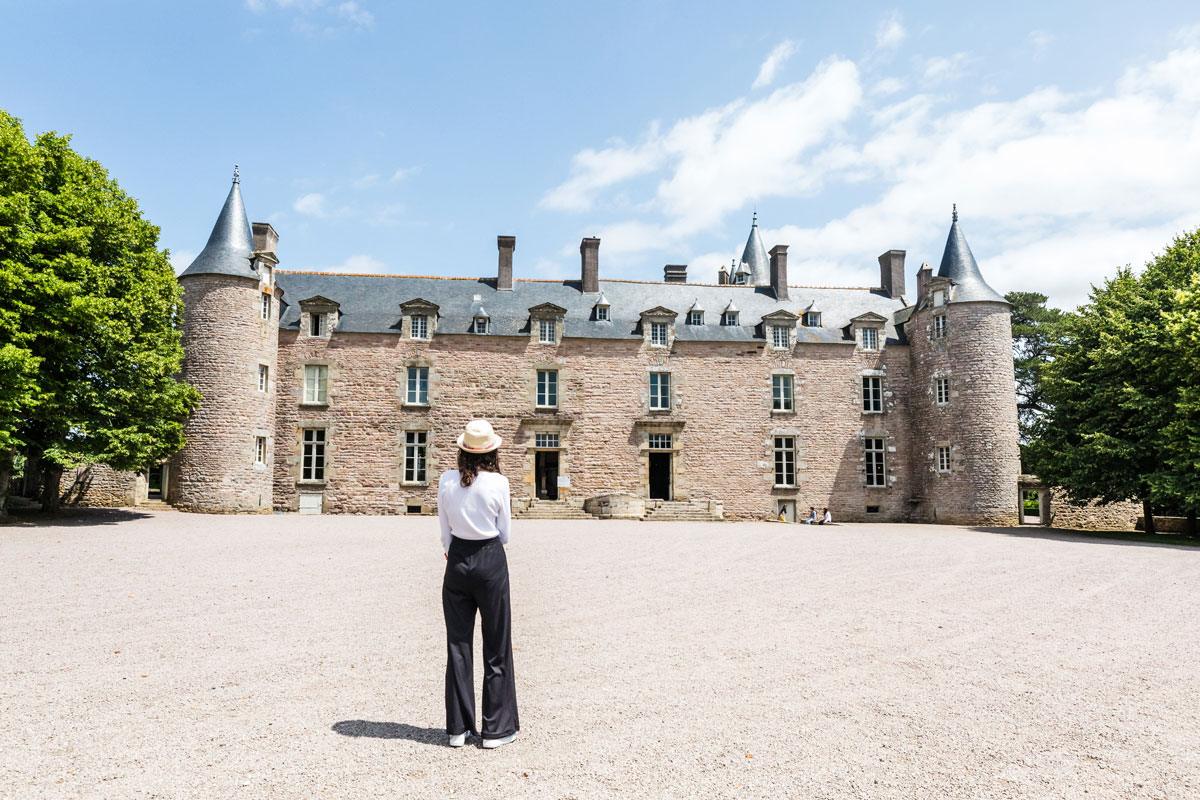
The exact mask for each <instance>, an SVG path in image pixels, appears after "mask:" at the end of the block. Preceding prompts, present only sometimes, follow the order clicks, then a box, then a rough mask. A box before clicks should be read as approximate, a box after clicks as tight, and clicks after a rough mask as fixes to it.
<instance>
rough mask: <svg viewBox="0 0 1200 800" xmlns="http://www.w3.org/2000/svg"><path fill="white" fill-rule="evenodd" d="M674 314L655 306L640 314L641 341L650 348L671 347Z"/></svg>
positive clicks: (669, 310) (667, 309) (662, 307)
mask: <svg viewBox="0 0 1200 800" xmlns="http://www.w3.org/2000/svg"><path fill="white" fill-rule="evenodd" d="M675 316H676V315H675V312H674V311H672V310H671V309H669V308H666V307H664V306H655V307H654V308H650V309H647V310H646V311H643V312H642V313H641V318H642V341H644V342H645V343H646V344H648V345H650V346H651V347H671V346H672V344H673V341H672V340H673V339H674V335H673V333H674V332H673V330H672V329H673V327H674V324H675Z"/></svg>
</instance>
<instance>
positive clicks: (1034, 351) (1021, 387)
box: [1004, 292, 1065, 462]
mask: <svg viewBox="0 0 1200 800" xmlns="http://www.w3.org/2000/svg"><path fill="white" fill-rule="evenodd" d="M1004 299H1005V300H1007V301H1008V302H1009V304H1010V305H1011V306H1012V336H1013V369H1014V371H1015V372H1016V378H1017V417H1018V424H1019V425H1020V433H1021V450H1022V453H1021V455H1022V458H1021V460H1022V462H1024V461H1025V460H1026V459H1025V452H1024V450H1025V447H1026V445H1027V444H1028V443H1029V441H1030V439H1031V438H1032V437H1033V435H1034V431H1035V430H1036V428H1037V424H1038V421H1039V420H1041V419H1042V418H1043V417H1045V415H1046V413H1047V412H1048V411H1049V410H1050V407H1049V403H1048V402H1047V400H1046V396H1045V392H1044V391H1043V390H1042V371H1043V370H1044V369H1045V366H1046V364H1047V363H1048V362H1049V360H1050V358H1051V351H1052V349H1053V348H1054V346H1055V345H1057V344H1058V343H1059V342H1060V341H1061V340H1062V334H1061V323H1062V320H1063V317H1064V316H1065V314H1064V313H1063V312H1062V311H1060V310H1059V309H1057V308H1047V307H1046V300H1047V297H1046V295H1044V294H1039V293H1038V292H1009V293H1008V294H1006V295H1004Z"/></svg>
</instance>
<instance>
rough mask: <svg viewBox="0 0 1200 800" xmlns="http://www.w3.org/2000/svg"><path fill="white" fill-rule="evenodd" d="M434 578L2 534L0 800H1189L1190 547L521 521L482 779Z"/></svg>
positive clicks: (369, 538) (330, 545) (154, 543)
mask: <svg viewBox="0 0 1200 800" xmlns="http://www.w3.org/2000/svg"><path fill="white" fill-rule="evenodd" d="M439 554H440V547H439V545H438V543H437V522H436V520H434V519H430V518H405V517H351V516H344V517H315V516H313V517H299V516H291V515H288V516H283V515H279V516H262V517H257V516H256V517H247V516H203V515H191V514H182V513H176V512H157V513H146V512H136V511H107V512H92V513H89V514H85V515H83V516H80V517H78V518H72V519H64V520H60V521H58V522H57V523H55V524H39V525H10V526H6V527H0V582H2V585H3V587H4V593H3V600H2V601H0V736H2V737H3V738H2V739H0V742H2V746H0V797H3V798H19V799H20V800H26V798H43V797H45V798H235V797H236V798H332V797H370V798H376V797H405V798H426V797H428V798H445V797H450V796H455V797H460V796H470V797H482V798H489V797H498V798H513V797H539V798H541V797H547V798H591V797H614V796H621V797H650V798H675V797H697V798H712V797H770V798H783V797H803V798H910V797H911V798H918V797H929V798H1001V797H1006V798H1007V797H1011V798H1017V797H1021V798H1027V797H1039V798H1040V797H1071V798H1074V797H1080V798H1083V797H1086V798H1090V799H1094V798H1122V800H1124V798H1142V797H1153V798H1170V799H1171V800H1177V799H1179V798H1197V797H1200V702H1198V700H1197V686H1200V626H1198V625H1197V624H1196V623H1197V619H1198V618H1200V591H1198V590H1200V550H1196V549H1188V548H1179V547H1171V546H1161V545H1145V544H1130V543H1124V542H1114V541H1105V540H1097V539H1077V538H1067V537H1059V536H1056V535H1055V534H1052V533H1046V532H1041V531H1036V532H1035V531H1028V530H1026V531H1021V532H1013V531H984V530H971V529H965V528H954V527H943V526H921V525H839V526H835V527H819V528H818V527H806V526H786V525H780V524H771V523H725V524H720V523H716V524H700V525H697V524H684V523H657V524H656V523H638V522H606V523H601V522H566V523H560V522H518V523H517V524H516V530H515V531H514V533H513V541H512V543H511V544H510V546H509V550H508V555H509V563H510V569H511V573H512V584H513V604H514V642H515V646H516V656H515V657H516V669H517V694H518V698H519V701H520V709H521V724H522V731H521V733H520V735H519V736H518V739H517V741H516V742H514V743H513V744H511V745H508V746H506V747H502V748H500V749H498V750H492V751H489V750H482V749H480V748H479V747H478V746H469V747H465V748H462V749H457V750H455V749H450V748H448V747H446V746H445V733H444V731H443V729H442V725H443V723H444V719H443V716H442V715H443V708H442V680H443V670H444V664H445V660H444V659H445V649H444V647H445V645H444V639H443V636H444V633H443V627H442V616H441V607H440V606H441V602H440V586H441V574H442V569H443V565H444V563H445V562H444V561H443V560H442V559H441V558H439V557H438V556H439ZM476 660H477V662H478V660H479V656H478V645H477V650H476ZM480 675H481V672H480V669H479V667H478V666H477V667H476V684H477V685H478V684H479V678H480Z"/></svg>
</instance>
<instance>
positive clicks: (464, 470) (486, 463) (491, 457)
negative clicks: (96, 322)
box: [458, 448, 500, 487]
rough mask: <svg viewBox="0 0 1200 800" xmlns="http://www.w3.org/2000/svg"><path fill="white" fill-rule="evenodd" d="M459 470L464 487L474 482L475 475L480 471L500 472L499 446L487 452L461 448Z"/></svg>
mask: <svg viewBox="0 0 1200 800" xmlns="http://www.w3.org/2000/svg"><path fill="white" fill-rule="evenodd" d="M458 471H459V473H461V480H462V485H463V486H464V487H465V486H470V485H471V484H472V483H474V482H475V477H476V476H477V475H478V474H479V473H480V472H499V471H500V451H499V448H497V449H496V450H492V451H490V452H487V453H468V452H467V451H466V450H463V449H461V448H460V449H459V451H458Z"/></svg>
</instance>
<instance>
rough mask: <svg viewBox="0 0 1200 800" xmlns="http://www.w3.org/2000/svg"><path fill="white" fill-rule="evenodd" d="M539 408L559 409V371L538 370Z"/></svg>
mask: <svg viewBox="0 0 1200 800" xmlns="http://www.w3.org/2000/svg"><path fill="white" fill-rule="evenodd" d="M537 406H538V408H558V370H554V369H539V370H538V374H537Z"/></svg>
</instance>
